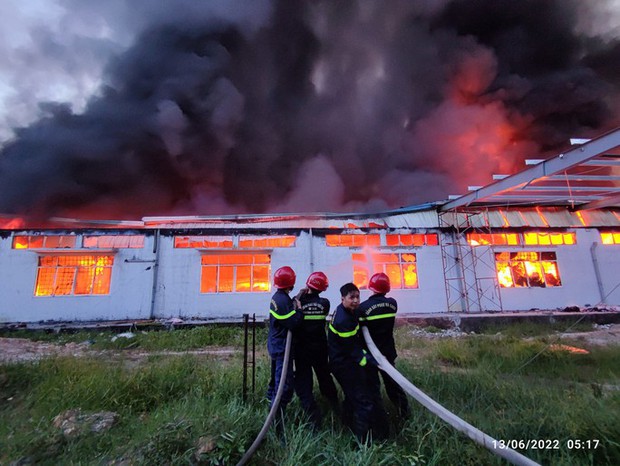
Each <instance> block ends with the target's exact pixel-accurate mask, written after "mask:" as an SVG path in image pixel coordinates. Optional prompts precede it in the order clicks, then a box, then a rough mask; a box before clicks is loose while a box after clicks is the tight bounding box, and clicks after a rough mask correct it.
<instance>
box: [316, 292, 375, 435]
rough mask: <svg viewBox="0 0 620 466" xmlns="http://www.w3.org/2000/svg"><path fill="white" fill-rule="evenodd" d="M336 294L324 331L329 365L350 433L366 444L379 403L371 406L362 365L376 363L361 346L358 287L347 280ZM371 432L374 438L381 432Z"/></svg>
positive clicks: (365, 373)
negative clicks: (339, 389) (338, 297)
mask: <svg viewBox="0 0 620 466" xmlns="http://www.w3.org/2000/svg"><path fill="white" fill-rule="evenodd" d="M340 295H341V297H342V303H341V304H340V305H338V307H337V308H336V311H335V312H334V315H333V317H332V321H331V323H330V324H329V332H328V334H327V343H328V350H329V366H330V369H331V371H332V373H333V374H334V376H335V377H336V380H337V381H338V383H339V384H340V386H341V387H342V391H343V392H344V396H345V401H344V406H343V417H344V416H346V415H352V422H351V428H352V430H353V433H354V434H355V436H356V437H357V439H358V441H359V442H360V443H366V442H367V441H368V440H369V434H370V430H371V427H372V426H373V419H372V416H373V412H374V413H376V412H377V410H379V409H382V406H379V407H376V406H373V399H372V396H371V393H370V391H369V389H368V385H367V372H366V366H367V365H369V364H373V363H374V364H376V362H375V361H374V359H373V358H372V356H371V355H370V354H369V353H368V352H367V351H366V350H365V349H364V347H363V343H362V339H361V338H362V337H361V333H360V332H359V328H360V327H359V320H358V318H359V315H358V313H357V308H358V306H359V302H360V292H359V289H358V288H357V286H355V285H354V284H353V283H347V284H345V285H343V286H342V287H341V288H340ZM345 424H348V423H347V422H345ZM373 431H374V429H373ZM373 433H374V434H375V436H376V437H381V436H382V434H383V433H382V432H373Z"/></svg>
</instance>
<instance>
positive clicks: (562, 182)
mask: <svg viewBox="0 0 620 466" xmlns="http://www.w3.org/2000/svg"><path fill="white" fill-rule="evenodd" d="M573 142H574V143H575V145H574V146H573V148H571V149H570V150H569V151H566V152H565V153H562V154H559V155H557V156H555V157H552V158H549V159H545V160H528V161H526V163H527V164H528V165H529V167H528V168H526V169H525V170H523V171H521V172H519V173H516V174H514V175H505V174H499V175H495V176H494V178H495V180H494V181H493V182H492V183H490V184H488V185H485V186H482V187H479V186H472V187H470V192H469V193H468V194H466V195H460V196H453V198H451V199H449V200H447V201H441V202H434V203H427V204H422V205H417V206H411V207H406V208H400V209H396V210H389V211H384V212H380V213H374V214H342V213H337V214H336V213H332V214H298V215H293V214H281V215H277V214H261V215H229V216H171V217H143V218H142V219H141V220H138V221H129V220H123V221H102V220H72V219H63V218H52V219H50V220H48V221H46V223H45V224H44V225H41V224H32V223H29V221H28V220H25V219H21V218H17V217H14V216H11V217H4V218H0V295H2V297H3V299H2V302H1V303H0V321H2V322H33V321H42V320H59V321H65V320H78V321H80V320H83V321H87V320H117V319H150V318H169V317H181V318H184V319H189V318H202V319H204V318H238V317H240V316H241V315H242V314H244V313H256V314H257V316H258V317H265V316H266V315H267V311H268V306H267V303H268V299H269V296H270V293H271V292H272V273H273V271H275V270H276V269H277V268H278V267H280V266H283V265H290V266H292V267H293V268H294V269H295V271H296V272H297V274H298V287H299V286H301V285H302V284H303V280H304V279H305V277H306V276H307V275H308V274H310V273H311V272H312V271H316V270H322V271H324V272H325V273H326V274H327V275H328V277H329V280H330V283H331V288H330V289H328V290H327V292H326V296H327V297H328V298H329V299H330V300H332V302H337V300H338V299H339V296H338V292H337V290H338V288H339V285H340V284H342V283H345V282H348V281H353V282H355V283H356V284H357V285H359V286H360V288H361V289H362V294H363V295H364V294H366V293H368V292H367V291H365V289H366V284H367V281H368V278H369V276H370V275H371V274H372V273H374V272H377V271H383V272H385V273H387V274H388V275H389V276H390V278H391V281H392V292H391V293H392V295H393V296H394V297H395V298H396V299H397V300H398V301H399V305H400V310H399V312H401V313H403V314H415V313H429V312H432V313H440V312H484V311H502V310H505V311H520V310H530V309H532V308H538V309H557V308H564V307H567V306H600V305H607V306H614V305H620V282H619V278H618V272H617V271H618V265H619V264H620V129H618V130H615V131H612V132H610V133H607V134H605V135H603V136H601V137H598V138H596V139H593V140H576V141H573Z"/></svg>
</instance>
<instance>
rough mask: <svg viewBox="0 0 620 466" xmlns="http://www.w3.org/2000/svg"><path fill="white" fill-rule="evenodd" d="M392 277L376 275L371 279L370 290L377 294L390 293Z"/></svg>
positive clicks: (381, 273)
mask: <svg viewBox="0 0 620 466" xmlns="http://www.w3.org/2000/svg"><path fill="white" fill-rule="evenodd" d="M390 288H391V287H390V277H388V276H387V275H386V274H384V273H383V272H380V273H376V274H374V275H373V276H372V277H370V281H369V282H368V289H369V290H370V291H373V292H375V293H380V294H385V293H388V292H389V291H390Z"/></svg>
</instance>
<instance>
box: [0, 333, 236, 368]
mask: <svg viewBox="0 0 620 466" xmlns="http://www.w3.org/2000/svg"><path fill="white" fill-rule="evenodd" d="M238 352H239V350H238V349H236V348H232V347H225V346H220V347H205V348H201V349H198V350H191V351H145V350H142V349H135V350H132V349H129V350H123V351H117V350H94V349H92V347H91V346H90V344H89V343H87V342H84V343H66V344H64V345H59V344H54V343H48V342H40V341H31V340H28V339H25V338H0V364H4V363H10V362H24V361H36V360H39V359H42V358H46V357H54V356H73V357H101V358H120V357H123V359H125V360H129V361H139V360H141V359H143V358H146V357H148V356H156V355H161V356H174V355H185V354H194V355H201V356H202V355H211V356H215V357H218V358H219V359H228V358H230V357H231V356H233V355H234V354H236V353H238Z"/></svg>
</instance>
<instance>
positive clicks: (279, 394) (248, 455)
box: [237, 330, 293, 466]
mask: <svg viewBox="0 0 620 466" xmlns="http://www.w3.org/2000/svg"><path fill="white" fill-rule="evenodd" d="M292 341H293V333H292V332H291V331H290V330H288V331H287V332H286V347H285V348H284V366H283V367H282V375H281V376H280V383H279V384H278V390H277V391H276V397H275V398H274V399H273V404H272V405H271V409H270V410H269V414H268V415H267V418H266V419H265V423H264V424H263V427H262V429H261V430H260V432H259V433H258V435H257V436H256V439H254V442H253V443H252V445H251V446H250V448H248V450H247V451H246V452H245V454H244V455H243V457H242V458H241V460H239V462H238V463H237V466H243V465H244V464H246V463H247V462H248V461H250V458H252V455H254V453H255V452H256V450H257V449H258V447H259V445H260V444H261V442H262V441H263V439H264V438H265V435H266V434H267V431H268V430H269V426H270V425H271V423H272V422H273V418H274V417H275V416H276V413H277V412H278V409H279V408H280V399H281V398H282V393H283V392H284V383H285V381H286V376H287V374H288V366H289V362H288V361H289V359H290V357H291V343H292Z"/></svg>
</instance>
